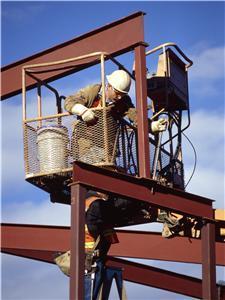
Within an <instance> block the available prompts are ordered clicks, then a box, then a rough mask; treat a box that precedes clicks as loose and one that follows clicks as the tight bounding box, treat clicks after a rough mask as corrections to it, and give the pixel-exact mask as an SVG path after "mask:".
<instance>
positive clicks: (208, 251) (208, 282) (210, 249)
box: [201, 223, 217, 299]
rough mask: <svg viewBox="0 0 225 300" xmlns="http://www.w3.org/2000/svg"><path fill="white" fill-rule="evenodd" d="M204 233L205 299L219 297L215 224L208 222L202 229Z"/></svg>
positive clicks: (203, 272) (203, 292) (203, 284)
mask: <svg viewBox="0 0 225 300" xmlns="http://www.w3.org/2000/svg"><path fill="white" fill-rule="evenodd" d="M201 235H202V296H203V299H217V290H216V258H215V257H216V254H215V224H213V223H207V224H205V225H204V226H203V227H202V229H201Z"/></svg>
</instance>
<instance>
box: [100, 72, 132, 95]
mask: <svg viewBox="0 0 225 300" xmlns="http://www.w3.org/2000/svg"><path fill="white" fill-rule="evenodd" d="M106 78H107V80H108V82H109V84H111V86H112V87H113V88H114V89H116V90H117V91H119V92H121V93H125V94H127V93H128V92H129V90H130V85H131V79H130V75H129V74H128V73H127V72H125V71H123V70H116V71H114V72H112V74H110V75H106Z"/></svg>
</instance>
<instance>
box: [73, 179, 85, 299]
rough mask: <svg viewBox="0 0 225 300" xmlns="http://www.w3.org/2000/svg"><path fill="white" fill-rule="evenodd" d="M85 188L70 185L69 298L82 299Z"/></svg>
mask: <svg viewBox="0 0 225 300" xmlns="http://www.w3.org/2000/svg"><path fill="white" fill-rule="evenodd" d="M85 195H86V189H85V188H84V187H83V186H82V185H80V184H79V183H77V184H75V185H72V186H71V261H70V300H78V299H79V300H82V299H84V258H85V257H84V226H85Z"/></svg>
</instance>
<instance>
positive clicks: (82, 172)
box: [72, 162, 213, 219]
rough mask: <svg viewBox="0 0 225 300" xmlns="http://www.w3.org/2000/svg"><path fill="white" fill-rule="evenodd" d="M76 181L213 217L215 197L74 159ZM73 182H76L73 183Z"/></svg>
mask: <svg viewBox="0 0 225 300" xmlns="http://www.w3.org/2000/svg"><path fill="white" fill-rule="evenodd" d="M73 182H74V183H73V184H76V182H79V183H82V184H83V185H85V186H87V187H89V188H92V189H96V190H101V191H104V192H106V193H112V194H116V195H119V196H120V197H125V198H129V199H133V200H141V201H146V202H149V203H150V204H152V205H156V206H157V207H164V208H168V209H170V210H172V211H177V212H180V213H181V214H187V215H192V216H197V217H202V218H211V219H212V218H213V209H212V202H213V201H212V200H210V199H207V198H204V197H200V196H197V195H194V194H190V193H187V192H183V191H180V190H175V189H172V188H169V187H164V186H162V185H159V184H157V183H156V181H154V180H151V179H146V178H139V177H134V176H129V175H125V174H122V173H116V176H115V172H113V171H111V170H106V169H103V168H100V167H96V166H91V165H88V164H85V163H82V162H74V169H73ZM73 184H72V185H73Z"/></svg>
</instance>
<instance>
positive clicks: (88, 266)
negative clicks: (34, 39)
mask: <svg viewBox="0 0 225 300" xmlns="http://www.w3.org/2000/svg"><path fill="white" fill-rule="evenodd" d="M98 257H99V250H94V251H88V252H86V253H85V275H87V274H91V273H94V272H95V271H96V259H97V258H98Z"/></svg>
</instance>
